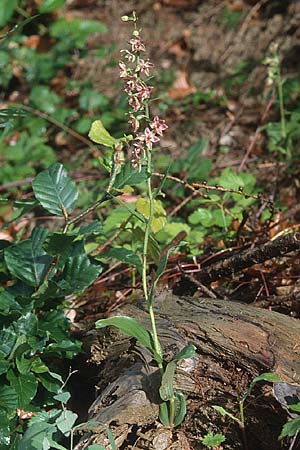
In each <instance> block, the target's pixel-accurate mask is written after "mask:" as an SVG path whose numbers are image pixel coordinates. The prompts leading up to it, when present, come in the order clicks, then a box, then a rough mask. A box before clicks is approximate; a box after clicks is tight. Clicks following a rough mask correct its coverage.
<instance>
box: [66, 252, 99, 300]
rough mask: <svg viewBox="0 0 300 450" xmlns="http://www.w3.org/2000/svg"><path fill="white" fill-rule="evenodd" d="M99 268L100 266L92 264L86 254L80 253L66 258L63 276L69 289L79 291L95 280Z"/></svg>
mask: <svg viewBox="0 0 300 450" xmlns="http://www.w3.org/2000/svg"><path fill="white" fill-rule="evenodd" d="M101 270H102V267H101V266H96V265H94V264H92V263H91V261H90V260H89V258H88V256H87V255H85V254H81V255H76V256H71V257H70V258H68V259H67V262H66V265H65V270H64V272H63V276H64V279H65V281H66V282H67V285H68V286H69V287H70V289H71V290H73V291H74V292H81V291H83V290H84V289H85V288H86V287H88V286H89V285H90V284H91V283H93V281H95V279H96V278H97V276H98V275H99V274H100V272H101Z"/></svg>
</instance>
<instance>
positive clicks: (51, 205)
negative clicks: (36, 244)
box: [32, 163, 78, 217]
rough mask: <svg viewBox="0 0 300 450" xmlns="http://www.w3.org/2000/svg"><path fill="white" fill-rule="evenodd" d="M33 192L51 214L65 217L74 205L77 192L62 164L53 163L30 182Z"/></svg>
mask: <svg viewBox="0 0 300 450" xmlns="http://www.w3.org/2000/svg"><path fill="white" fill-rule="evenodd" d="M32 188H33V191H34V194H35V196H36V198H37V199H38V201H39V202H40V203H41V205H42V206H43V207H44V208H45V209H46V210H47V211H49V212H50V213H51V214H55V215H57V216H63V217H66V216H67V215H68V213H70V212H71V211H72V209H73V207H74V205H75V202H76V200H77V197H78V192H77V189H76V186H75V183H74V181H73V180H71V178H70V177H69V176H68V174H67V172H66V170H65V169H64V167H63V165H62V164H60V163H55V164H53V165H52V166H51V167H49V169H46V170H44V171H43V172H41V173H39V174H38V175H37V176H36V178H35V179H34V181H33V183H32Z"/></svg>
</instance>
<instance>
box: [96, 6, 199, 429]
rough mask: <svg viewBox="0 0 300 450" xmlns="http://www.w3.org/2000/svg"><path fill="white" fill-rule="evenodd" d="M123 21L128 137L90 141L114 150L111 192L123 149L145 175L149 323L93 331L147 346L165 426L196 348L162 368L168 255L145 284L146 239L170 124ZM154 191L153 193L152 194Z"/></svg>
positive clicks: (180, 404) (115, 320)
mask: <svg viewBox="0 0 300 450" xmlns="http://www.w3.org/2000/svg"><path fill="white" fill-rule="evenodd" d="M122 20H123V21H124V22H131V23H133V33H132V37H131V39H130V40H129V48H128V49H123V50H121V54H122V60H121V61H120V63H119V67H120V78H121V79H123V80H124V90H125V92H126V94H127V97H128V104H129V106H130V111H129V113H128V115H129V121H128V122H129V124H130V127H131V129H132V133H133V134H132V135H129V136H125V137H124V138H122V139H121V140H116V139H115V138H113V137H112V136H110V135H109V133H108V132H107V131H106V130H105V129H104V127H103V125H102V123H101V122H100V121H99V120H97V121H95V122H94V123H93V124H92V128H91V131H90V134H89V136H90V138H91V139H92V140H93V141H94V142H97V143H100V144H103V145H106V146H109V147H111V148H112V149H113V153H112V164H111V181H110V190H111V189H112V187H113V183H114V181H115V179H116V176H117V174H118V171H120V170H121V166H122V161H121V158H120V150H122V149H123V146H124V145H126V146H127V147H128V148H129V155H130V167H131V170H132V171H133V172H132V173H136V174H141V173H143V172H144V173H145V180H146V186H147V189H146V195H147V199H146V205H147V207H146V209H145V211H144V214H143V217H141V216H140V215H139V216H138V218H139V219H140V220H141V221H143V222H144V238H143V250H142V255H141V266H142V286H143V293H144V297H145V301H146V304H147V310H148V313H149V318H150V322H151V330H148V329H147V328H145V327H144V326H143V325H142V324H140V323H139V322H138V321H137V320H136V319H135V318H133V317H128V316H115V317H110V318H108V319H102V320H98V321H97V322H96V327H97V328H103V327H106V326H115V327H117V328H118V329H119V330H121V331H122V332H124V333H126V334H127V335H129V336H132V337H134V338H135V339H136V340H137V341H138V343H139V344H140V345H142V346H144V347H145V348H147V349H148V350H149V351H150V353H151V355H152V357H153V359H154V360H155V361H156V364H157V366H158V369H159V372H160V377H161V385H160V389H159V394H160V398H161V403H160V419H161V421H162V423H163V424H164V425H166V426H170V427H173V426H177V425H179V424H180V423H181V422H182V420H183V419H184V417H185V414H186V400H185V397H184V395H183V394H182V393H181V392H177V391H175V390H174V387H173V385H174V376H175V371H176V366H177V363H178V362H179V361H180V360H182V359H186V358H191V357H193V356H194V354H195V347H194V346H193V345H188V346H186V347H185V348H184V349H182V350H181V351H179V352H178V353H177V354H176V355H175V356H174V358H173V360H172V361H171V362H169V363H168V364H166V363H165V362H164V359H163V349H162V345H161V342H160V340H159V337H158V331H157V326H156V320H155V313H154V308H153V303H154V297H155V290H156V285H157V283H158V281H159V279H160V277H161V275H162V274H163V272H164V270H165V267H166V264H167V259H168V253H166V254H164V255H162V256H161V258H160V260H159V263H158V265H157V270H156V273H155V275H154V277H153V279H152V282H151V283H150V284H149V283H148V272H149V267H148V266H149V261H148V257H149V251H148V250H149V241H150V238H152V237H153V230H152V222H153V218H154V201H155V195H156V194H155V193H154V190H153V187H152V172H153V163H152V152H153V151H154V146H155V144H157V143H158V142H159V141H160V138H161V136H162V135H163V133H164V132H165V131H166V130H167V128H168V126H167V124H166V122H165V120H164V119H162V118H160V117H158V116H155V117H152V116H151V113H150V102H151V94H152V90H153V86H150V85H149V81H150V71H151V69H152V68H153V64H152V63H151V61H150V60H149V59H146V58H144V57H143V55H144V53H145V52H146V47H145V43H144V41H143V40H142V38H141V30H139V29H138V27H137V16H136V14H135V13H134V12H133V13H132V15H131V16H123V17H122ZM155 192H157V191H155Z"/></svg>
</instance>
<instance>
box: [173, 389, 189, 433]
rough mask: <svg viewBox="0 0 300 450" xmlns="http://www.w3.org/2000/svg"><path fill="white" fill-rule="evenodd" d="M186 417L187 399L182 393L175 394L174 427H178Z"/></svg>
mask: <svg viewBox="0 0 300 450" xmlns="http://www.w3.org/2000/svg"><path fill="white" fill-rule="evenodd" d="M185 416H186V398H185V396H184V395H183V394H182V392H175V417H174V427H178V425H180V424H181V423H182V422H183V420H184V418H185Z"/></svg>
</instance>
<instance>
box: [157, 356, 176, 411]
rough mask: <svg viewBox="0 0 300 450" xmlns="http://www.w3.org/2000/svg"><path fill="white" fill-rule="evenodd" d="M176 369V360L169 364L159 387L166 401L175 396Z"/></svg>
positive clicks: (160, 393) (162, 397) (161, 395)
mask: <svg viewBox="0 0 300 450" xmlns="http://www.w3.org/2000/svg"><path fill="white" fill-rule="evenodd" d="M175 371H176V361H171V362H169V363H168V364H167V366H166V368H165V370H164V373H163V376H162V379H161V385H160V388H159V395H160V398H161V399H162V400H163V401H164V402H166V401H169V400H171V399H172V398H174V376H175Z"/></svg>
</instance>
